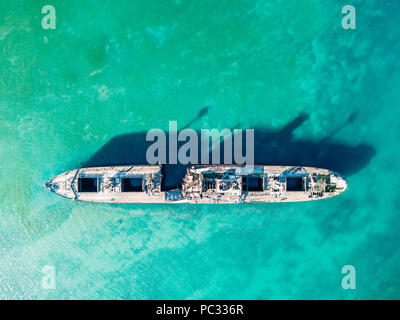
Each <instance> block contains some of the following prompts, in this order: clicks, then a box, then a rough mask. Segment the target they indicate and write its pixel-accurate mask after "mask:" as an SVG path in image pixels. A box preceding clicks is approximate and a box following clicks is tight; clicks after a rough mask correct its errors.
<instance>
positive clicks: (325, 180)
mask: <svg viewBox="0 0 400 320" xmlns="http://www.w3.org/2000/svg"><path fill="white" fill-rule="evenodd" d="M161 169H162V166H161V165H155V166H152V165H132V166H110V167H94V168H81V169H75V170H71V171H67V172H65V173H62V174H60V175H58V176H57V177H55V178H52V179H51V180H49V181H48V182H47V183H46V184H45V185H46V188H47V189H49V190H50V191H52V192H54V193H57V194H59V195H61V196H63V197H66V198H69V199H73V200H80V201H89V202H105V203H204V204H209V203H249V202H297V201H311V200H318V199H326V198H331V197H333V196H336V195H338V194H340V193H342V192H343V191H345V190H346V188H347V183H346V181H345V180H344V178H343V177H341V176H340V175H339V174H337V173H334V172H332V171H330V170H326V169H319V168H312V167H296V166H260V165H257V166H251V167H246V166H240V165H198V166H192V167H190V168H189V169H187V173H186V175H185V177H184V178H183V183H182V185H181V187H180V188H179V189H174V190H163V188H162V183H161V181H162V178H163V176H162V171H161Z"/></svg>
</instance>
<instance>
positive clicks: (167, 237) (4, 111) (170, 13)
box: [0, 0, 400, 299]
mask: <svg viewBox="0 0 400 320" xmlns="http://www.w3.org/2000/svg"><path fill="white" fill-rule="evenodd" d="M45 4H48V3H47V2H46V3H45V2H43V1H33V0H32V1H22V0H16V1H12V2H5V1H3V2H2V3H1V4H0V9H1V10H0V12H2V14H1V16H0V298H1V299H37V298H41V299H197V298H198V299H271V298H276V299H295V298H296V299H318V298H322V299H335V298H338V299H362V298H367V299H375V298H389V299H394V298H400V281H399V279H400V272H399V270H400V268H399V266H400V252H399V250H398V246H399V243H400V233H399V229H400V219H399V211H400V201H399V191H400V179H399V178H400V175H399V170H400V162H399V161H398V159H399V157H400V151H399V150H400V148H399V147H398V141H399V138H400V123H399V121H398V118H399V116H400V111H399V110H400V109H399V104H400V93H399V90H398V88H399V87H400V72H399V71H400V69H399V61H398V56H399V53H400V50H399V49H400V48H399V41H398V40H399V38H400V37H399V36H400V28H399V25H398V21H399V14H400V6H399V4H398V3H396V1H390V2H385V3H383V2H382V1H377V0H376V1H374V0H370V1H353V5H354V6H355V7H356V10H357V29H356V30H343V29H342V28H341V18H342V14H341V8H342V6H343V5H345V4H347V3H341V2H340V1H339V2H338V1H333V0H329V1H319V0H299V1H278V0H274V1H221V0H219V1H216V0H215V1H214V0H210V1H206V3H204V2H203V1H186V0H180V1H178V0H177V1H153V0H149V1H122V0H121V1H118V2H115V1H102V2H101V4H100V2H99V1H92V0H91V1H88V0H87V1H67V2H66V1H60V0H52V1H51V4H52V5H54V6H55V8H56V10H57V28H56V30H43V29H42V28H41V18H42V15H41V8H42V6H43V5H45ZM205 107H207V108H208V113H207V114H206V115H204V116H202V117H197V114H198V112H199V111H200V110H202V109H203V108H205ZM295 119H302V120H301V121H299V122H296V125H294V126H292V127H289V126H287V125H288V124H294V123H295V122H293V121H294V120H295ZM170 120H176V121H178V126H179V127H180V128H183V127H184V126H185V125H186V124H188V123H191V125H190V126H191V127H192V128H194V129H197V130H198V129H200V128H206V129H211V128H217V129H223V128H234V127H239V128H256V136H257V134H258V133H259V140H258V141H259V143H257V145H256V156H257V152H259V156H261V155H262V157H264V156H265V163H266V164H269V163H271V161H273V159H277V158H276V157H277V155H280V157H281V158H282V157H283V158H285V157H286V156H287V157H288V158H287V160H288V161H289V162H295V161H296V157H298V153H296V152H292V151H293V150H297V149H298V148H302V150H304V157H300V158H299V160H298V161H299V162H302V163H300V164H303V165H306V164H309V163H310V162H312V163H321V165H322V164H324V163H326V164H329V165H330V166H331V167H332V168H331V167H329V168H330V169H340V171H341V173H343V174H345V175H346V177H347V179H348V183H349V189H348V190H347V191H346V192H345V193H344V194H343V195H341V196H339V197H335V198H333V199H329V200H324V201H316V202H305V203H294V204H248V205H221V206H213V205H197V206H196V205H143V204H141V205H139V204H138V205H115V204H113V205H105V204H91V203H82V202H73V201H69V200H67V199H63V198H61V197H58V196H56V195H54V194H51V193H50V192H48V191H47V190H46V189H45V188H44V187H43V183H44V182H45V181H46V180H47V179H49V178H50V177H52V176H55V175H57V174H59V173H61V172H63V171H66V170H70V169H74V168H77V167H79V166H80V165H82V164H83V163H86V162H88V161H90V159H93V156H94V155H95V154H96V152H98V151H99V150H100V151H101V150H104V149H102V148H103V147H104V146H105V145H106V144H107V143H109V142H110V140H111V139H113V138H115V137H120V138H121V137H122V139H123V138H124V137H130V136H129V135H128V134H133V135H134V136H135V134H137V136H140V134H139V133H143V132H146V131H147V130H149V129H151V128H161V129H164V130H167V128H168V121H170ZM192 120H194V121H193V122H191V121H192ZM285 126H287V127H286V128H287V130H286V131H285V130H282V128H284V127H285ZM127 135H128V136H127ZM117 139H118V138H117ZM112 141H115V140H111V142H112ZM278 159H279V157H278ZM348 264H350V265H353V266H354V267H355V268H356V272H357V278H356V279H357V280H356V281H357V282H356V283H357V289H356V290H344V289H343V288H342V286H341V281H342V277H343V274H341V270H342V267H343V266H344V265H348ZM46 265H51V266H54V268H55V271H56V289H55V290H46V289H44V288H42V286H41V279H42V276H43V273H42V268H43V267H44V266H46Z"/></svg>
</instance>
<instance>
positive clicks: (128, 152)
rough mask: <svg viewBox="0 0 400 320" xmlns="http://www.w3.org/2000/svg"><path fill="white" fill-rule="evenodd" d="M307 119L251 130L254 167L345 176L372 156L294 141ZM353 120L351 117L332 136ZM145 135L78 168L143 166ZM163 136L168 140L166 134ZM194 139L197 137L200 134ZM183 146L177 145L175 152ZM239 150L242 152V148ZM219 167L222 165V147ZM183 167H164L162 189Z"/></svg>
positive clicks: (124, 140) (362, 149)
mask: <svg viewBox="0 0 400 320" xmlns="http://www.w3.org/2000/svg"><path fill="white" fill-rule="evenodd" d="M206 112H207V110H206V108H203V109H202V111H201V112H200V113H199V115H198V116H197V117H196V118H195V119H194V120H192V121H191V122H190V124H191V123H193V122H194V121H196V120H197V119H198V118H200V117H202V116H204V115H205V114H206ZM307 119H308V115H306V114H304V113H301V114H299V115H298V116H297V117H296V119H294V120H293V121H291V122H289V123H288V124H287V125H286V126H284V127H283V128H281V129H280V130H275V131H274V130H269V129H266V128H257V127H256V128H254V163H255V164H265V165H269V164H270V165H297V166H310V167H319V168H326V169H330V170H333V171H336V172H338V173H340V174H343V175H344V176H349V175H352V174H354V173H355V172H357V171H359V170H361V169H362V168H363V167H365V166H366V165H367V164H368V163H369V162H370V160H371V158H372V157H373V156H374V155H375V149H374V148H373V147H372V146H370V145H367V144H358V145H356V146H350V145H346V144H342V143H338V142H332V141H331V138H330V136H329V135H327V136H326V137H325V138H323V139H322V140H320V141H315V140H308V139H295V138H294V137H293V131H294V130H295V129H296V128H298V127H299V126H301V125H303V123H304V122H305V121H306V120H307ZM353 120H354V115H352V116H351V117H350V118H349V119H348V120H347V121H346V122H345V123H344V124H343V125H342V127H340V128H339V129H337V130H336V132H337V131H338V130H341V129H342V128H343V127H345V126H346V125H348V124H350V123H351V122H352V121H353ZM187 126H188V125H186V126H185V127H187ZM146 134H147V132H145V131H141V132H134V133H128V134H123V135H118V136H115V137H114V138H112V139H111V140H110V141H108V142H107V143H106V144H105V145H104V146H103V147H102V148H101V149H100V150H98V151H97V152H96V153H95V154H93V155H92V156H91V157H90V159H89V160H88V161H86V162H85V163H82V164H81V167H97V166H108V165H131V164H147V161H146V150H147V148H148V146H149V145H151V144H152V143H153V142H147V141H146ZM166 134H167V137H168V132H166ZM198 136H199V137H200V134H199V135H198ZM243 140H244V139H243ZM167 141H168V139H167ZM183 143H184V142H181V143H178V148H179V146H180V145H182V144H183ZM167 150H168V146H167ZM199 150H200V147H199ZM243 150H245V144H244V147H243ZM199 152H200V151H199ZM210 159H211V156H210ZM221 163H223V147H222V146H221ZM187 167H188V165H180V164H177V165H169V164H167V165H164V166H163V175H164V178H163V188H164V189H172V188H176V187H178V186H180V185H181V183H182V178H183V176H184V175H185V173H186V169H187Z"/></svg>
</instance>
